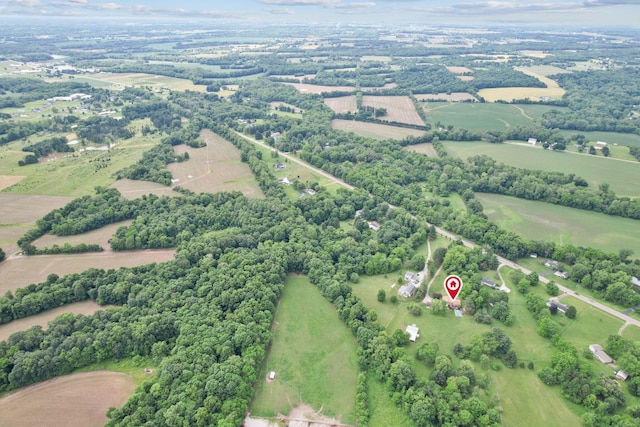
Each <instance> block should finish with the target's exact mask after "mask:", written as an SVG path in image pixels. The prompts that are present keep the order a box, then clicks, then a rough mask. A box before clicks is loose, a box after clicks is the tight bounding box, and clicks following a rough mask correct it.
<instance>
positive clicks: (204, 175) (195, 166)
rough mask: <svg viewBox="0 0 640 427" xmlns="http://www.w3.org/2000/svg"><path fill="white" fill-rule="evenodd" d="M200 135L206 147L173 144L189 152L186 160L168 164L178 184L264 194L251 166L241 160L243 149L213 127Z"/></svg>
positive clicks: (200, 189) (205, 189)
mask: <svg viewBox="0 0 640 427" xmlns="http://www.w3.org/2000/svg"><path fill="white" fill-rule="evenodd" d="M200 138H202V139H203V140H204V141H205V143H206V144H207V145H206V147H202V148H192V147H188V146H186V145H178V146H176V147H174V149H175V151H176V153H178V154H182V153H185V152H186V153H189V160H187V161H186V162H180V163H171V164H169V165H168V166H167V168H168V169H169V170H170V171H171V174H172V175H173V178H174V183H175V185H176V186H180V187H182V188H186V189H188V190H191V191H193V192H195V193H218V192H222V191H240V192H242V193H243V194H244V195H245V196H247V197H256V198H264V194H263V193H262V190H261V189H260V187H259V186H258V183H257V182H256V180H255V178H254V176H253V173H252V172H251V169H249V166H248V165H247V164H246V163H242V162H241V161H240V151H239V150H238V149H237V148H236V147H235V146H234V145H233V144H231V143H230V142H229V141H227V140H225V139H224V138H222V137H221V136H219V135H216V134H215V133H213V132H211V131H210V130H203V131H202V132H200Z"/></svg>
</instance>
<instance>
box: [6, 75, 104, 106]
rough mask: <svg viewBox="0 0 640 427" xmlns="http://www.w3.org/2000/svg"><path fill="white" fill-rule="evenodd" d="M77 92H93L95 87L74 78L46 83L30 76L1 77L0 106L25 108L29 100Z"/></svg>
mask: <svg viewBox="0 0 640 427" xmlns="http://www.w3.org/2000/svg"><path fill="white" fill-rule="evenodd" d="M75 92H82V93H86V94H92V93H93V92H94V89H93V88H92V87H91V85H89V84H88V83H80V82H75V81H73V80H67V81H64V82H55V83H46V82H45V81H43V80H41V79H35V78H30V77H0V108H23V107H24V104H26V103H28V102H33V101H38V100H44V99H48V98H53V97H55V96H68V95H70V94H72V93H75Z"/></svg>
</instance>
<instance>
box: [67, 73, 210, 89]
mask: <svg viewBox="0 0 640 427" xmlns="http://www.w3.org/2000/svg"><path fill="white" fill-rule="evenodd" d="M75 80H76V81H86V82H87V83H89V84H91V85H94V84H95V85H96V86H97V87H103V88H107V89H115V90H122V89H124V88H125V87H127V86H132V87H140V86H150V87H152V88H154V89H162V88H167V89H170V90H177V91H181V92H183V91H185V90H191V91H194V92H206V86H204V85H194V84H193V82H191V80H187V79H178V78H175V77H166V76H159V75H155V74H145V73H98V74H84V75H82V76H78V77H75Z"/></svg>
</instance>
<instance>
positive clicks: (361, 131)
mask: <svg viewBox="0 0 640 427" xmlns="http://www.w3.org/2000/svg"><path fill="white" fill-rule="evenodd" d="M331 127H332V128H334V129H339V130H342V131H345V132H353V133H355V134H356V135H360V136H364V137H368V138H374V139H377V140H383V139H397V140H400V139H403V138H405V137H407V136H420V135H424V131H421V130H418V129H408V128H401V127H397V126H389V125H381V124H378V123H365V122H358V121H355V120H341V119H335V120H331Z"/></svg>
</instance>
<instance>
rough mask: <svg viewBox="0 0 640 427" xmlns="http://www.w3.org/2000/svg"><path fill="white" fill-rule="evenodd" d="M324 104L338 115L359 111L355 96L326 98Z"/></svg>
mask: <svg viewBox="0 0 640 427" xmlns="http://www.w3.org/2000/svg"><path fill="white" fill-rule="evenodd" d="M324 103H325V104H326V105H327V107H329V108H331V109H332V110H333V111H335V112H336V113H338V114H343V113H349V112H355V111H356V110H357V109H358V106H357V105H356V96H355V95H349V96H340V97H338V98H325V100H324Z"/></svg>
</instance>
